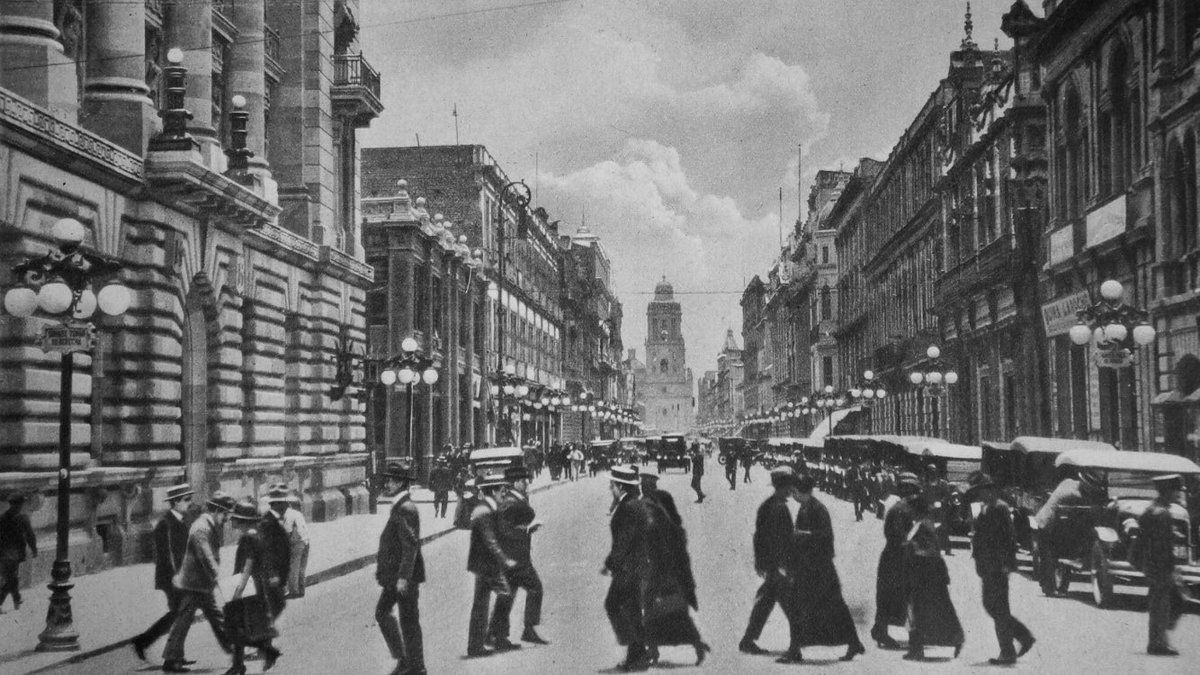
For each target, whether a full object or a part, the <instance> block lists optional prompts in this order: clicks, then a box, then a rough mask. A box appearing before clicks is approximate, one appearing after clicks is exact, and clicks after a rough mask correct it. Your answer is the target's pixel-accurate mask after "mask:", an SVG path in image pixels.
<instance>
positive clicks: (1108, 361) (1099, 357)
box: [1092, 349, 1133, 368]
mask: <svg viewBox="0 0 1200 675" xmlns="http://www.w3.org/2000/svg"><path fill="white" fill-rule="evenodd" d="M1092 360H1093V361H1095V362H1096V367H1097V368H1125V367H1127V366H1132V365H1133V352H1131V351H1129V350H1128V349H1097V350H1095V351H1094V352H1093V353H1092Z"/></svg>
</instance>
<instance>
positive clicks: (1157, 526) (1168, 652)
mask: <svg viewBox="0 0 1200 675" xmlns="http://www.w3.org/2000/svg"><path fill="white" fill-rule="evenodd" d="M1153 482H1154V489H1155V490H1157V491H1158V496H1157V497H1156V498H1155V499H1154V501H1152V502H1150V506H1148V507H1147V508H1146V510H1145V512H1143V513H1142V515H1141V516H1140V517H1139V518H1138V529H1139V531H1140V532H1141V534H1140V537H1139V539H1138V544H1137V551H1136V552H1135V555H1134V556H1133V558H1134V560H1135V561H1137V562H1138V563H1140V567H1141V570H1142V572H1143V573H1144V574H1145V575H1146V582H1147V584H1149V587H1150V589H1149V592H1148V593H1147V595H1146V607H1147V609H1148V610H1149V615H1150V628H1149V633H1150V635H1149V639H1148V641H1147V645H1146V653H1147V654H1152V655H1154V656H1178V655H1179V652H1178V651H1176V650H1175V648H1174V647H1172V646H1171V641H1170V638H1169V636H1168V633H1169V632H1170V631H1171V630H1172V629H1174V628H1175V623H1176V622H1177V621H1178V620H1179V613H1180V610H1181V609H1182V607H1183V598H1182V596H1181V595H1180V592H1179V579H1178V572H1177V571H1176V569H1175V552H1174V543H1175V532H1174V529H1173V524H1172V520H1173V519H1172V517H1171V506H1172V505H1173V504H1176V503H1177V502H1178V501H1179V496H1180V493H1181V492H1182V491H1183V477H1182V476H1180V475H1179V474H1168V475H1165V476H1158V477H1157V478H1154V479H1153Z"/></svg>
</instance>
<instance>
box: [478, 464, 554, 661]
mask: <svg viewBox="0 0 1200 675" xmlns="http://www.w3.org/2000/svg"><path fill="white" fill-rule="evenodd" d="M529 478H530V475H529V470H528V469H526V468H525V467H520V466H515V467H509V468H508V469H505V470H504V480H506V481H508V483H509V487H508V488H507V489H506V490H504V491H503V492H502V493H501V495H500V496H499V498H498V499H497V504H498V510H497V511H496V536H497V538H498V539H499V541H500V546H501V548H503V549H504V552H505V553H507V554H508V555H509V556H510V557H511V558H512V559H513V560H515V561H517V566H516V567H514V568H512V569H510V570H508V572H507V576H508V585H509V587H510V588H511V589H512V594H511V595H501V596H499V597H497V598H496V606H495V608H494V609H492V621H491V625H490V627H489V628H488V636H489V637H490V638H491V644H492V646H493V648H499V649H503V648H510V649H511V648H512V644H513V643H512V642H511V641H510V640H509V639H508V631H509V627H510V626H509V614H510V613H511V612H512V606H513V602H514V601H515V600H516V597H517V595H516V594H517V589H518V588H524V589H525V631H524V632H523V633H522V634H521V641H522V642H531V643H534V644H541V645H544V644H549V643H548V642H546V641H545V640H543V639H542V637H541V636H540V635H538V634H537V630H536V628H537V626H538V624H540V623H541V622H542V580H541V577H539V576H538V573H537V569H536V568H535V567H534V566H533V533H534V532H537V530H538V528H540V527H541V525H542V524H541V522H540V521H538V520H536V518H537V513H536V512H535V511H534V510H533V507H532V506H531V505H530V504H529V496H528V495H527V494H526V491H527V490H528V489H529Z"/></svg>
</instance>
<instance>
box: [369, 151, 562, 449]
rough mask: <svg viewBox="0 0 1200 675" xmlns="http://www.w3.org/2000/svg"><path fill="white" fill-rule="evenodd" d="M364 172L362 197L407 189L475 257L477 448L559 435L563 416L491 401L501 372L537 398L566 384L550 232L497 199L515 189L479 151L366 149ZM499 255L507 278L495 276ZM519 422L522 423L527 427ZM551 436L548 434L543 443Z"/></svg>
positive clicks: (558, 271)
mask: <svg viewBox="0 0 1200 675" xmlns="http://www.w3.org/2000/svg"><path fill="white" fill-rule="evenodd" d="M362 166H363V168H362V176H363V177H362V189H363V193H364V194H365V195H367V196H375V195H377V194H383V195H386V194H390V193H391V192H392V191H394V189H395V185H396V180H397V179H398V178H399V179H404V180H406V181H408V190H409V192H410V193H411V194H412V195H413V196H414V197H424V198H425V199H427V200H429V203H430V204H433V205H436V208H437V209H439V210H440V213H441V214H442V216H443V219H442V221H441V222H442V223H443V224H445V225H447V226H449V227H450V228H451V229H452V231H453V232H456V233H459V234H461V235H465V236H466V237H467V241H466V244H467V245H468V246H469V247H471V248H472V249H476V248H478V249H481V251H482V257H483V259H484V267H483V269H484V272H485V274H486V277H487V279H488V281H489V285H488V300H489V303H490V306H489V308H488V310H487V317H488V318H489V326H488V328H486V329H485V330H487V335H488V337H487V344H486V346H485V351H486V352H487V353H486V355H485V358H484V364H483V366H484V367H483V370H482V372H483V375H482V378H483V379H482V380H481V381H479V382H475V383H473V386H475V387H478V388H479V389H480V390H481V391H483V392H484V393H485V395H486V396H487V399H485V403H484V411H485V413H486V414H487V420H488V422H487V428H486V430H485V433H484V434H483V435H482V437H481V436H479V435H478V434H477V435H476V439H475V440H476V442H477V443H478V442H488V443H493V444H494V443H498V442H503V443H510V442H513V443H516V442H522V441H523V440H524V438H523V436H524V434H525V433H527V432H528V433H529V435H530V437H531V439H532V437H533V436H538V435H539V432H538V431H537V430H539V429H547V428H554V429H557V425H558V424H559V423H560V420H559V419H558V418H559V417H560V415H561V413H562V411H561V410H554V411H551V410H549V409H547V408H544V407H543V408H541V409H534V408H532V407H530V409H528V410H526V409H524V404H522V405H521V406H520V407H517V406H511V405H510V406H500V405H498V401H496V400H494V399H493V398H492V397H491V396H490V386H489V385H490V383H491V379H490V378H491V377H492V376H493V375H494V374H495V373H496V372H497V370H498V369H499V368H500V367H501V366H502V365H505V366H512V367H513V368H514V369H515V371H516V374H517V375H518V376H520V377H522V378H525V380H526V381H528V383H529V385H530V387H531V391H532V392H534V393H536V392H540V391H542V390H543V389H545V390H549V389H562V388H564V386H565V384H566V382H565V380H564V378H563V350H562V339H563V310H562V305H561V295H560V288H561V284H562V256H561V251H560V250H559V242H558V230H557V223H555V222H551V221H550V220H549V217H548V214H547V213H546V212H545V211H544V210H542V209H539V208H535V207H534V206H533V205H532V204H530V205H528V206H526V207H525V209H524V213H521V212H519V211H520V210H519V209H518V208H517V206H516V205H515V204H514V203H513V202H512V201H511V200H508V198H507V197H505V198H503V199H502V193H503V191H504V189H505V187H506V186H508V185H509V184H510V183H511V182H512V180H511V179H510V178H509V177H508V176H507V174H505V172H504V170H503V169H502V168H501V167H500V165H499V164H498V163H497V162H496V160H495V159H494V158H493V157H492V156H491V154H490V153H488V151H487V148H485V147H483V146H482V145H443V146H416V147H386V148H365V149H364V150H363V151H362ZM437 215H438V214H436V213H435V214H434V216H435V217H436V216H437ZM501 246H503V248H504V260H505V264H504V278H501V276H500V254H501ZM534 398H535V397H531V398H530V399H529V401H530V402H532V401H533V400H534ZM504 410H509V411H511V415H512V416H511V418H509V419H507V420H506V419H501V418H500V415H502V414H505V413H503V412H502V411H504ZM526 415H528V419H524V417H525V416H526ZM498 431H499V432H500V435H501V436H503V437H502V438H499V437H498V436H497V432H498ZM556 434H557V431H554V432H548V435H549V436H554V435H556Z"/></svg>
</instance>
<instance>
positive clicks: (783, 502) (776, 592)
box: [738, 466, 796, 654]
mask: <svg viewBox="0 0 1200 675" xmlns="http://www.w3.org/2000/svg"><path fill="white" fill-rule="evenodd" d="M795 481H796V474H795V472H793V471H792V468H791V467H788V466H780V467H776V468H774V469H771V487H772V488H774V492H772V493H771V496H769V497H767V498H766V499H765V500H763V503H762V504H760V505H759V507H758V515H757V517H756V518H755V520H754V538H753V541H754V571H755V572H757V573H758V576H759V577H761V578H762V580H763V582H762V585H761V586H759V587H758V592H757V593H755V594H754V608H753V609H751V610H750V621H749V623H747V624H746V632H745V633H744V634H743V635H742V640H741V642H740V643H738V649H739V650H741V651H742V652H744V653H746V654H766V653H767V650H765V649H763V648H762V647H759V646H758V645H757V644H755V641H756V640H758V638H759V637H760V636H761V635H762V631H763V628H764V627H765V626H766V625H767V619H768V618H769V617H770V616H771V612H772V611H773V610H774V609H775V605H776V604H778V605H779V606H780V607H781V608H783V610H784V612H785V613H787V612H788V607H787V606H786V605H785V604H784V601H785V599H786V597H787V590H788V576H787V557H788V552H789V550H790V547H791V545H792V531H793V529H794V526H793V521H792V512H791V510H790V509H789V508H788V499H789V498H790V497H791V496H792V493H793V491H794V489H795ZM790 623H791V618H790V616H789V625H790Z"/></svg>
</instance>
